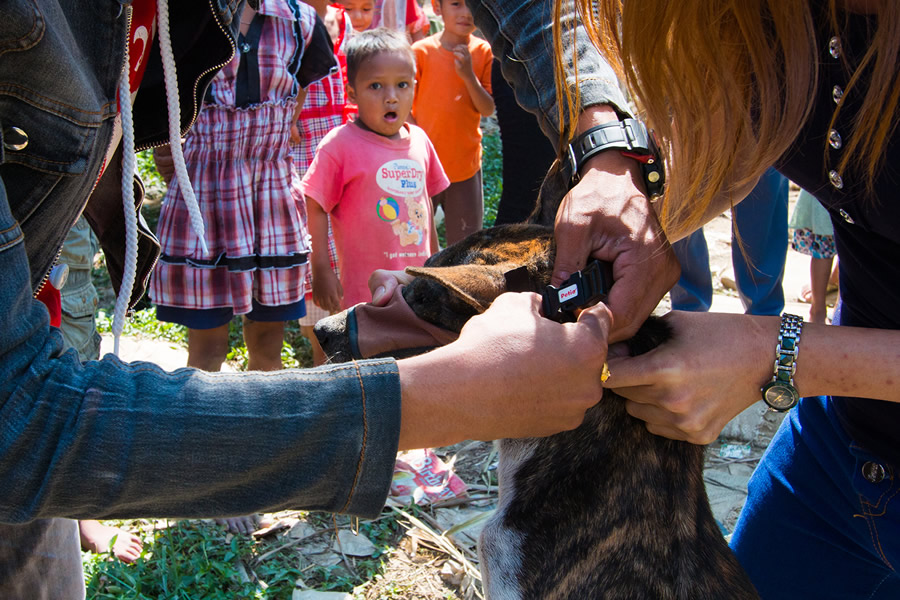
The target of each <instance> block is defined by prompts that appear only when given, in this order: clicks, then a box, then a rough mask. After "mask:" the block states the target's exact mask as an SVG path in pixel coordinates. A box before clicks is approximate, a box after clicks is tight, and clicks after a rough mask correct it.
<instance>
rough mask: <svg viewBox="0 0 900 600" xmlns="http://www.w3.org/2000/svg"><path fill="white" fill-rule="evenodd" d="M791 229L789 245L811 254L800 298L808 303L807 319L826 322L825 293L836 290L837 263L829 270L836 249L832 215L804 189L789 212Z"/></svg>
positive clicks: (800, 251) (798, 250) (811, 321)
mask: <svg viewBox="0 0 900 600" xmlns="http://www.w3.org/2000/svg"><path fill="white" fill-rule="evenodd" d="M790 227H791V229H793V230H794V231H793V236H792V238H791V248H793V249H794V250H796V251H797V252H799V253H801V254H806V255H808V256H809V257H810V263H809V287H808V288H807V287H806V286H804V289H803V295H802V298H801V299H802V300H803V301H805V302H809V322H810V323H825V322H826V320H827V318H828V306H827V299H826V297H827V295H828V292H829V291H831V290H832V289H837V266H835V269H834V270H832V268H831V265H832V263H833V262H834V258H835V255H836V254H837V250H836V248H835V245H834V228H833V227H832V225H831V217H830V216H828V211H827V210H825V207H823V206H822V205H821V204H820V203H819V201H818V200H816V198H815V197H814V196H813V195H812V194H810V193H809V192H807V191H806V190H800V196H799V197H798V198H797V203H796V204H795V205H794V212H793V213H792V214H791V221H790Z"/></svg>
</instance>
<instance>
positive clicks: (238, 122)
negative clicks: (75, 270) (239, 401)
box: [151, 0, 336, 532]
mask: <svg viewBox="0 0 900 600" xmlns="http://www.w3.org/2000/svg"><path fill="white" fill-rule="evenodd" d="M323 57H324V59H327V60H324V59H323ZM335 66H336V65H335V62H334V57H333V54H332V51H331V47H330V42H329V40H328V35H327V32H325V30H324V25H323V24H322V23H321V21H320V20H319V19H318V17H317V16H316V13H315V11H314V10H313V9H312V8H311V7H309V6H307V5H304V4H298V3H293V2H290V3H289V2H286V1H285V0H262V1H261V2H260V3H259V9H258V11H255V10H253V8H251V7H250V6H249V4H248V5H247V6H245V8H244V12H243V14H242V17H241V35H240V37H239V38H238V53H237V54H236V55H235V57H234V59H233V60H232V61H231V62H230V63H229V64H228V65H226V66H225V67H224V68H223V69H222V71H221V72H220V73H219V74H218V75H217V76H216V77H215V78H214V79H213V81H212V83H211V84H210V86H209V88H208V90H207V93H206V97H205V99H204V108H203V110H202V111H201V112H200V114H199V116H198V118H197V122H196V124H195V125H194V128H193V129H192V130H191V133H190V135H189V136H188V137H187V140H186V142H185V157H186V160H187V163H188V169H189V171H190V179H191V181H192V182H193V184H194V189H195V190H196V194H197V200H198V202H199V205H200V210H201V212H202V214H203V218H204V222H205V227H206V232H205V233H206V236H205V237H206V241H207V244H208V251H207V252H204V251H203V249H202V248H201V247H200V243H199V240H198V238H197V236H196V235H194V234H193V233H192V231H191V229H190V228H189V226H188V224H189V218H188V213H187V209H186V208H185V203H184V202H183V199H182V198H181V196H180V189H179V186H178V185H170V186H169V188H168V192H167V194H166V198H165V201H164V203H163V206H162V210H161V212H160V218H159V226H158V235H159V238H160V242H161V245H162V255H161V257H160V261H159V263H158V264H157V267H156V272H155V273H154V277H153V281H152V285H151V295H152V297H153V300H154V302H155V303H156V304H157V318H158V319H160V320H161V321H170V322H174V323H180V324H182V325H185V326H186V327H187V328H188V366H191V367H197V368H200V369H204V370H208V371H218V370H219V369H220V368H221V365H222V362H223V361H224V360H225V357H226V353H227V351H228V330H229V327H228V325H229V322H230V321H231V319H232V317H233V315H235V314H239V315H243V319H244V340H245V341H246V343H247V349H248V353H249V368H250V369H251V370H277V369H280V368H281V366H282V363H281V348H282V345H283V339H284V322H285V321H288V320H292V319H297V318H299V317H302V316H303V315H304V314H305V312H306V311H305V307H304V300H303V296H304V287H303V281H304V278H305V276H306V270H307V255H308V251H309V249H308V246H307V243H308V242H307V237H308V236H307V233H306V229H305V227H304V226H303V223H302V220H301V210H300V208H301V207H300V204H299V201H298V200H299V198H300V196H299V187H298V186H299V179H298V178H296V177H292V173H293V174H295V173H296V171H292V169H291V155H290V146H289V139H290V136H291V126H292V124H293V123H294V121H295V120H296V115H297V112H298V110H299V107H298V100H297V98H298V95H299V94H300V93H301V87H305V86H307V85H309V84H310V83H311V82H312V81H316V80H318V79H320V78H322V77H324V76H325V75H327V74H328V73H329V72H330V70H331V69H333V68H334V67H335ZM227 524H228V526H229V527H230V528H231V529H233V530H237V531H240V532H249V531H251V530H252V529H253V528H254V525H255V522H254V520H253V519H252V518H246V517H243V518H235V519H230V520H228V521H227Z"/></svg>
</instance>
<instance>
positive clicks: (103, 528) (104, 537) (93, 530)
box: [78, 521, 144, 563]
mask: <svg viewBox="0 0 900 600" xmlns="http://www.w3.org/2000/svg"><path fill="white" fill-rule="evenodd" d="M78 531H79V534H80V535H81V547H82V548H83V549H85V550H89V551H90V552H94V553H96V554H102V553H104V552H109V551H110V550H111V551H112V553H113V555H114V556H115V557H116V558H118V559H119V560H121V561H122V562H124V563H133V562H134V561H135V560H137V558H138V557H139V556H140V555H141V549H142V548H143V547H144V544H143V543H142V542H141V539H140V538H139V537H137V536H136V535H134V534H133V533H130V532H128V531H125V530H124V529H119V528H118V527H112V526H110V525H104V524H103V523H101V522H100V521H78ZM113 538H115V542H114V541H113ZM110 545H112V548H110Z"/></svg>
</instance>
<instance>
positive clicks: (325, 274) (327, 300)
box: [312, 269, 344, 314]
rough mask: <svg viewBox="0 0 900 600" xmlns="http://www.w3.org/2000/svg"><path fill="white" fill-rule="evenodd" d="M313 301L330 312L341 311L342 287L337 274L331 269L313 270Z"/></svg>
mask: <svg viewBox="0 0 900 600" xmlns="http://www.w3.org/2000/svg"><path fill="white" fill-rule="evenodd" d="M312 288H313V289H312V292H313V303H314V304H315V305H316V306H318V307H319V308H321V309H323V310H327V311H328V312H330V313H332V314H333V313H337V312H340V311H341V300H343V299H344V288H343V287H341V282H340V280H338V278H337V275H335V274H334V271H332V270H331V269H323V270H322V272H319V271H314V272H313V284H312Z"/></svg>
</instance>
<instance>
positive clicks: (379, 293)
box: [372, 285, 387, 304]
mask: <svg viewBox="0 0 900 600" xmlns="http://www.w3.org/2000/svg"><path fill="white" fill-rule="evenodd" d="M385 292H387V290H386V289H385V288H384V286H383V285H380V286H378V289H376V290H375V293H374V294H372V304H378V303H379V302H380V301H381V299H382V298H384V294H385Z"/></svg>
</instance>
